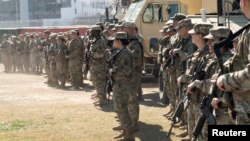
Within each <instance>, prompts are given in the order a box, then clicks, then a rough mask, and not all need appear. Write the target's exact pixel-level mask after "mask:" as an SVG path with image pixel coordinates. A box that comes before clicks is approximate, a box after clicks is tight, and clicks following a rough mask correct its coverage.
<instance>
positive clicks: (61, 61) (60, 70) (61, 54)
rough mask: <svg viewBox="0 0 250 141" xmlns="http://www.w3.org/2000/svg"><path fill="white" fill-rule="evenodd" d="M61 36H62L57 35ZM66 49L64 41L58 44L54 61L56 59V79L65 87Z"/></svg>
mask: <svg viewBox="0 0 250 141" xmlns="http://www.w3.org/2000/svg"><path fill="white" fill-rule="evenodd" d="M58 38H63V37H58ZM67 55H68V49H67V46H66V45H65V43H61V44H58V50H57V52H56V56H55V61H56V69H57V74H58V80H59V81H60V83H61V84H60V85H61V86H62V87H65V83H66V80H67V69H68V66H67V65H68V64H67V59H66V56H67Z"/></svg>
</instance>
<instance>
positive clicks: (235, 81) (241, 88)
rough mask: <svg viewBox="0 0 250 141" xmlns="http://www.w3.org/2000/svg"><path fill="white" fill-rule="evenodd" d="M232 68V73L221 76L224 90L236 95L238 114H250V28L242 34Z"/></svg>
mask: <svg viewBox="0 0 250 141" xmlns="http://www.w3.org/2000/svg"><path fill="white" fill-rule="evenodd" d="M230 68H231V71H232V73H229V74H225V75H223V76H221V77H222V81H223V85H224V88H225V90H226V91H232V92H233V93H234V94H235V95H234V101H235V105H236V107H235V110H236V111H237V112H241V113H250V28H248V29H246V30H245V31H244V32H243V33H242V36H241V38H240V40H239V44H238V49H237V52H236V54H235V56H234V57H233V59H232V62H231V67H230Z"/></svg>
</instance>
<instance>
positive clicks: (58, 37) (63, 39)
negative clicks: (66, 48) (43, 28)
mask: <svg viewBox="0 0 250 141" xmlns="http://www.w3.org/2000/svg"><path fill="white" fill-rule="evenodd" d="M57 39H58V40H62V41H66V40H65V38H64V36H63V35H59V36H57Z"/></svg>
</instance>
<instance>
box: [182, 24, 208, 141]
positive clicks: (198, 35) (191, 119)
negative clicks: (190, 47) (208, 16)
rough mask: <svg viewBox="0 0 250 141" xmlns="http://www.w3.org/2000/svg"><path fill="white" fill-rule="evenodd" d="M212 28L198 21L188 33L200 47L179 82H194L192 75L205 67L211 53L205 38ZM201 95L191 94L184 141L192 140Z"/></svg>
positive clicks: (189, 60) (200, 137)
mask: <svg viewBox="0 0 250 141" xmlns="http://www.w3.org/2000/svg"><path fill="white" fill-rule="evenodd" d="M210 28H212V25H211V24H208V23H198V24H195V25H194V28H193V29H192V30H190V31H189V32H188V33H189V34H191V35H192V42H193V43H194V44H195V45H196V46H197V47H198V50H197V51H196V52H195V53H194V54H193V55H192V58H190V59H188V61H187V70H186V71H185V74H183V75H181V76H180V77H179V78H178V81H177V82H178V84H188V83H190V82H192V77H193V76H194V75H195V74H196V75H197V74H199V73H200V72H196V71H198V70H197V68H198V66H200V68H204V67H205V64H206V62H207V59H206V57H205V56H206V55H208V54H209V48H208V46H207V42H206V40H205V39H204V38H203V37H204V36H206V35H208V33H209V29H210ZM201 98H202V97H201V96H194V95H192V96H191V101H192V102H191V103H190V105H189V107H188V109H187V112H188V118H187V121H188V135H187V136H186V137H185V138H182V140H183V141H186V140H190V139H191V138H192V131H193V129H194V127H195V124H196V123H197V120H198V118H199V115H200V113H201V111H200V107H199V105H200V103H201ZM199 139H203V137H202V136H199Z"/></svg>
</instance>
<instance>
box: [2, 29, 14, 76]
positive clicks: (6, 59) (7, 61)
mask: <svg viewBox="0 0 250 141" xmlns="http://www.w3.org/2000/svg"><path fill="white" fill-rule="evenodd" d="M2 37H3V42H2V44H1V48H0V49H1V50H0V52H1V57H2V61H3V65H4V71H5V72H7V73H8V72H10V71H11V68H10V66H11V52H10V43H9V42H8V40H7V35H6V34H4V35H3V36H2Z"/></svg>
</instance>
